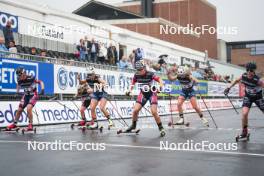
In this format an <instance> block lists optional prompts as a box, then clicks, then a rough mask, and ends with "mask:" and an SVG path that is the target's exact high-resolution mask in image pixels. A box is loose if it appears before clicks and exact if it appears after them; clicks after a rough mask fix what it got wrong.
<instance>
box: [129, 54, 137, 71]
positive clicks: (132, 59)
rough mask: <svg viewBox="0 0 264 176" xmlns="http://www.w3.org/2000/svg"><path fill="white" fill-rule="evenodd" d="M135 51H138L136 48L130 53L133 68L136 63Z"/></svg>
mask: <svg viewBox="0 0 264 176" xmlns="http://www.w3.org/2000/svg"><path fill="white" fill-rule="evenodd" d="M135 53H136V50H133V51H132V53H131V54H130V55H129V62H131V64H132V67H133V68H134V63H135Z"/></svg>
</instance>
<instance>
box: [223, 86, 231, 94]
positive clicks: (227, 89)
mask: <svg viewBox="0 0 264 176" xmlns="http://www.w3.org/2000/svg"><path fill="white" fill-rule="evenodd" d="M229 91H230V88H229V87H228V88H226V89H225V90H224V94H225V95H228V93H229Z"/></svg>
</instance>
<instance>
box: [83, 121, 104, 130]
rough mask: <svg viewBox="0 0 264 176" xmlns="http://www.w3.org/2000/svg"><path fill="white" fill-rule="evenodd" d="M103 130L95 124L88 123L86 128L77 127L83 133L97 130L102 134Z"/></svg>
mask: <svg viewBox="0 0 264 176" xmlns="http://www.w3.org/2000/svg"><path fill="white" fill-rule="evenodd" d="M103 128H104V127H103V126H98V123H97V122H90V123H88V124H87V125H86V126H79V129H81V130H82V131H83V132H84V131H86V130H99V131H100V132H103Z"/></svg>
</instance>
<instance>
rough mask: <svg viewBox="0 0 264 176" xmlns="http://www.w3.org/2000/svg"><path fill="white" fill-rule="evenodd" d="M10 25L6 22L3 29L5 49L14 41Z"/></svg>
mask: <svg viewBox="0 0 264 176" xmlns="http://www.w3.org/2000/svg"><path fill="white" fill-rule="evenodd" d="M11 25H12V22H11V21H10V20H8V21H7V23H6V27H4V28H3V33H4V37H5V45H6V48H8V45H9V42H10V41H14V35H13V30H12V27H11Z"/></svg>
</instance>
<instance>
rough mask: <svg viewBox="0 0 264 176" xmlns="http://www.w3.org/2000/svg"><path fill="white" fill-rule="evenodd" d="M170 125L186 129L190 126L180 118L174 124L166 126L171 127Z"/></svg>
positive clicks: (170, 123)
mask: <svg viewBox="0 0 264 176" xmlns="http://www.w3.org/2000/svg"><path fill="white" fill-rule="evenodd" d="M172 125H176V126H186V127H189V126H190V122H184V119H183V118H180V119H179V120H178V121H177V122H176V123H174V124H173V123H172V122H169V123H168V126H169V127H170V126H172Z"/></svg>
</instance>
